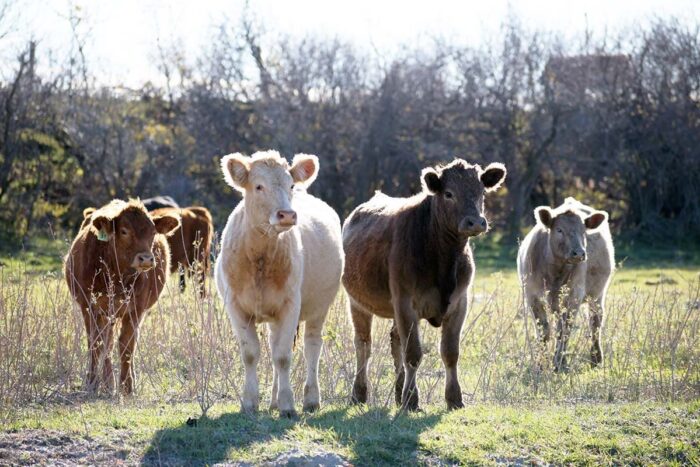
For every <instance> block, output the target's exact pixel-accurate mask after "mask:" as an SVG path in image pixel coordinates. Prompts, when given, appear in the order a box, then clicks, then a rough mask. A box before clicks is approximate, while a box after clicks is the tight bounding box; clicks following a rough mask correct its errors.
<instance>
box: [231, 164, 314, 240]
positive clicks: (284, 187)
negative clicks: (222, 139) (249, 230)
mask: <svg viewBox="0 0 700 467" xmlns="http://www.w3.org/2000/svg"><path fill="white" fill-rule="evenodd" d="M221 170H222V171H223V173H224V179H225V180H226V183H228V184H229V185H231V186H232V187H233V188H235V189H236V190H238V191H239V192H241V193H242V194H243V196H244V198H243V202H244V203H245V210H246V216H248V217H249V219H250V220H251V222H252V224H253V225H254V226H255V227H256V228H257V229H259V230H260V231H262V232H265V233H266V234H279V233H282V232H285V231H287V230H289V229H291V228H292V227H294V226H295V225H296V223H297V213H296V212H295V211H294V210H293V209H292V197H293V196H294V189H295V187H296V186H300V187H303V188H306V187H308V186H309V185H311V183H312V182H313V181H314V179H315V178H316V175H317V174H318V158H317V157H316V156H312V155H309V154H297V155H296V156H294V160H293V161H292V165H291V167H290V166H289V164H288V163H287V161H286V160H285V159H284V158H283V157H281V156H280V154H279V153H278V152H277V151H264V152H257V153H255V154H253V156H252V157H246V156H244V155H242V154H238V153H237V154H229V155H228V156H224V157H223V158H222V159H221Z"/></svg>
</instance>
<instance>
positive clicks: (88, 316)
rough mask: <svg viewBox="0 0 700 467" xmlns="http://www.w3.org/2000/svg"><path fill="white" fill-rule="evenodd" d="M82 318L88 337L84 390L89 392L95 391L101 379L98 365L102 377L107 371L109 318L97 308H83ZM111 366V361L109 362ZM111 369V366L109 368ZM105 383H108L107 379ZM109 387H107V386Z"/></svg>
mask: <svg viewBox="0 0 700 467" xmlns="http://www.w3.org/2000/svg"><path fill="white" fill-rule="evenodd" d="M83 320H84V321H85V330H86V333H87V338H88V354H89V356H88V359H89V360H88V374H87V382H86V390H87V392H89V393H96V392H97V390H98V389H99V387H100V383H101V381H102V380H103V379H102V378H100V376H99V374H98V372H99V369H100V366H102V368H103V372H102V377H103V378H104V376H105V374H106V373H107V371H106V370H107V368H106V365H105V364H106V360H105V357H108V356H106V355H105V350H106V338H107V337H108V333H109V330H108V329H107V328H108V327H109V325H110V324H109V320H108V319H107V318H106V317H105V316H104V315H103V314H102V313H101V311H100V310H99V309H96V310H94V311H93V310H90V309H89V308H88V309H84V310H83ZM110 367H111V362H110ZM110 370H111V368H110ZM105 383H107V384H108V382H107V381H105ZM108 389H109V387H108Z"/></svg>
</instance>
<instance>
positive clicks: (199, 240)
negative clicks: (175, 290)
mask: <svg viewBox="0 0 700 467" xmlns="http://www.w3.org/2000/svg"><path fill="white" fill-rule="evenodd" d="M151 214H153V215H155V216H162V215H167V214H173V215H177V214H179V215H180V228H179V229H177V230H175V232H174V233H173V234H172V235H170V236H169V237H168V244H169V245H170V260H171V262H170V271H171V272H175V271H178V270H179V272H180V290H185V272H187V274H188V275H189V276H191V275H192V274H194V275H195V276H196V277H197V281H198V283H199V294H200V295H201V296H202V297H204V296H205V295H206V288H205V278H206V277H207V276H208V275H209V270H210V257H209V255H210V252H211V240H212V237H213V236H214V224H213V222H212V219H211V214H210V213H209V210H207V208H204V207H198V206H190V207H187V208H160V209H154V210H153V211H151Z"/></svg>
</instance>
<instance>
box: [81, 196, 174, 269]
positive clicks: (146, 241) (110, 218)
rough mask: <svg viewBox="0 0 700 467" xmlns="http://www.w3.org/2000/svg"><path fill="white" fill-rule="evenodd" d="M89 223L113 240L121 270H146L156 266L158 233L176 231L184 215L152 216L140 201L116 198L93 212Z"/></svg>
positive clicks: (98, 233) (112, 252) (101, 235)
mask: <svg viewBox="0 0 700 467" xmlns="http://www.w3.org/2000/svg"><path fill="white" fill-rule="evenodd" d="M86 221H87V219H86ZM89 225H90V230H91V231H92V233H93V234H95V235H96V236H97V240H98V241H101V242H106V243H108V244H109V246H110V248H108V252H109V253H108V254H110V255H115V259H116V263H117V265H118V266H119V269H120V270H121V271H126V270H129V269H133V270H136V271H138V272H145V271H148V270H149V269H151V268H153V267H154V266H155V257H154V255H153V241H154V239H155V235H156V233H161V234H165V235H169V234H172V233H173V232H174V231H175V230H176V229H177V228H178V227H179V226H180V218H179V216H177V215H175V216H173V215H169V214H167V215H163V216H153V217H152V216H151V215H150V214H149V213H148V211H146V209H145V208H144V207H143V204H141V202H140V201H137V200H130V201H129V202H128V203H126V202H124V201H121V200H114V201H112V202H111V203H109V204H108V205H106V206H104V207H102V208H100V209H98V210H95V211H94V212H92V213H91V214H90V224H89Z"/></svg>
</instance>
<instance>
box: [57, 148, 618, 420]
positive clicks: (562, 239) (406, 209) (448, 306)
mask: <svg viewBox="0 0 700 467" xmlns="http://www.w3.org/2000/svg"><path fill="white" fill-rule="evenodd" d="M318 168H319V165H318V158H317V157H316V156H312V155H308V154H297V155H296V156H295V157H294V159H293V161H292V163H291V165H290V164H289V163H288V162H287V161H286V160H285V159H284V158H282V157H281V156H280V155H279V153H278V152H276V151H266V152H258V153H256V154H254V155H253V156H251V157H246V156H243V155H241V154H231V155H228V156H225V157H223V158H222V159H221V170H222V172H223V175H224V178H225V180H226V182H227V183H228V184H229V185H230V186H231V187H233V188H234V189H235V190H237V191H239V192H240V193H241V194H242V195H243V200H242V202H240V203H238V205H237V206H236V208H235V209H234V210H233V212H232V213H231V215H230V216H229V218H228V222H227V223H226V227H225V228H224V230H223V232H222V236H221V252H220V254H219V255H218V258H217V261H216V265H215V268H214V276H215V281H216V288H217V290H218V293H219V296H220V298H221V300H222V302H223V305H224V309H225V310H226V313H227V314H228V316H229V319H230V321H231V324H232V326H233V328H234V330H235V333H236V335H237V337H238V341H239V344H240V351H241V357H242V361H243V365H244V367H245V384H244V389H243V395H242V401H241V403H242V409H243V410H244V411H246V412H255V411H256V410H257V409H258V406H259V390H258V378H257V373H256V368H257V364H258V361H259V359H260V342H259V338H258V332H257V325H258V324H259V323H263V322H266V323H268V325H269V330H270V334H269V338H270V343H269V344H270V348H271V355H272V363H273V388H272V400H271V408H273V409H278V410H279V412H280V415H281V416H283V417H294V416H296V412H295V406H294V396H293V390H292V387H291V384H290V367H291V362H292V348H293V343H294V340H295V336H296V333H297V330H298V328H299V323H300V321H304V322H305V326H304V358H305V362H306V369H307V377H306V384H305V386H304V396H303V397H304V400H303V409H304V411H314V410H317V409H318V408H319V407H320V391H319V382H318V363H319V358H320V353H321V347H322V332H323V325H324V322H325V320H326V316H327V314H328V311H329V308H330V307H331V304H332V303H333V301H334V300H335V297H336V295H337V293H338V289H339V288H340V284H341V282H342V284H343V286H344V288H345V290H346V292H347V295H348V297H349V303H350V314H351V317H352V322H353V325H354V329H355V341H354V342H355V352H356V356H357V371H356V374H355V381H354V384H353V389H352V395H351V399H352V401H353V402H355V403H363V402H366V401H367V393H368V390H367V367H368V364H369V359H370V354H371V349H372V337H371V330H372V319H373V317H374V316H377V317H381V318H387V319H392V320H393V325H392V328H391V333H390V339H391V353H392V356H393V359H394V366H395V372H396V379H395V397H396V403H397V404H398V405H400V406H401V407H402V408H405V409H408V410H416V409H418V388H417V386H416V373H417V370H418V366H419V365H420V362H421V358H422V350H421V342H420V333H419V321H420V320H421V319H425V320H427V321H428V322H429V323H430V324H431V325H432V326H434V327H440V328H441V332H442V337H441V343H440V355H441V357H442V361H443V363H444V365H445V370H446V381H445V400H446V402H447V406H448V408H450V409H454V408H459V407H462V406H463V402H462V390H461V388H460V385H459V380H458V373H457V362H458V359H459V351H460V349H459V342H460V334H461V331H462V325H463V322H464V318H465V315H466V312H467V300H468V290H469V287H470V285H471V283H472V282H473V279H474V273H475V268H474V260H473V256H472V250H471V247H470V245H469V238H470V237H473V236H476V235H480V234H482V233H484V232H486V231H487V230H488V221H487V220H486V218H485V216H484V198H485V196H486V195H487V194H488V193H490V192H493V191H495V190H497V189H498V188H499V187H500V186H501V184H502V183H503V181H504V180H505V177H506V168H505V167H504V166H503V164H500V163H492V164H490V165H488V166H487V167H485V168H482V167H480V166H479V165H472V164H469V163H467V162H466V161H464V160H462V159H455V160H454V161H453V162H451V163H450V164H447V165H443V166H437V167H428V168H426V169H424V170H423V172H422V174H421V183H422V187H423V189H422V191H421V192H420V193H418V194H416V195H414V196H412V197H410V198H392V197H389V196H386V195H384V194H382V193H379V192H378V193H376V194H375V195H374V196H373V197H372V198H371V199H370V200H369V201H367V202H365V203H363V204H361V205H360V206H358V207H357V208H356V209H355V210H354V211H353V212H352V213H351V214H350V216H349V217H348V218H347V219H346V220H345V223H344V225H343V226H342V229H341V223H340V219H339V217H338V215H337V214H336V213H335V211H334V210H333V209H332V208H331V207H330V206H328V205H327V204H326V203H324V202H323V201H321V200H320V199H318V198H316V197H314V196H312V195H310V194H308V193H307V192H306V188H307V187H308V186H309V185H311V183H313V181H314V179H315V178H316V176H317V174H318ZM84 217H85V218H84V220H83V223H82V225H81V228H80V232H79V233H78V235H77V237H76V238H75V240H74V241H73V244H72V246H71V248H70V251H69V253H68V254H67V255H66V258H65V265H64V272H65V277H66V280H67V282H68V286H69V288H70V292H71V294H72V296H73V298H74V299H75V301H76V303H77V304H78V305H79V307H80V308H81V310H82V314H83V318H84V321H85V328H86V334H87V338H88V350H89V364H88V375H87V381H86V385H87V388H88V390H89V391H93V392H94V391H98V390H100V389H102V388H104V389H105V390H107V391H109V392H111V391H113V390H114V375H113V371H112V363H111V357H110V356H111V354H112V348H113V341H114V336H113V329H114V325H115V323H116V322H117V321H121V331H120V335H119V339H118V345H119V356H120V364H121V368H120V373H119V375H120V389H121V391H122V392H123V393H124V394H130V393H132V391H133V388H134V369H133V365H132V358H133V354H134V350H135V347H136V343H137V339H138V327H139V324H140V323H141V321H142V319H143V317H144V315H145V312H146V310H148V309H149V308H150V307H152V306H153V305H154V304H155V303H156V301H157V300H158V297H159V295H160V294H161V292H162V290H163V288H164V286H165V283H166V278H167V275H168V272H170V271H172V272H175V271H179V272H180V285H181V288H184V274H185V273H190V274H192V275H194V276H196V278H197V280H198V285H199V293H200V294H202V295H204V294H205V293H206V288H205V287H204V280H205V278H206V277H207V276H208V275H209V269H210V267H209V264H210V263H209V258H210V254H211V253H210V245H211V241H212V236H213V231H214V229H213V225H212V218H211V215H210V214H209V212H208V211H207V209H205V208H202V207H189V208H180V207H178V206H177V205H176V204H175V203H174V201H173V200H172V199H170V198H168V197H159V198H154V199H150V200H145V201H144V202H141V201H139V200H133V199H132V200H129V201H122V200H114V201H112V202H110V203H109V204H107V205H105V206H103V207H101V208H99V209H95V208H87V209H85V211H84ZM535 218H536V221H537V224H536V226H535V227H534V228H533V229H532V230H531V231H530V233H529V234H528V235H527V236H526V237H525V239H524V240H523V242H522V244H521V247H520V251H519V254H518V261H517V267H518V274H519V277H520V280H521V284H522V286H523V293H524V298H525V304H526V306H527V308H528V309H529V310H531V312H532V313H533V315H534V318H535V322H536V323H537V328H538V333H539V336H540V339H541V340H542V341H543V342H547V341H548V339H549V338H550V335H551V330H550V324H549V319H550V318H549V317H548V315H553V317H554V319H555V320H556V351H555V355H554V369H555V370H556V371H564V370H566V369H567V362H566V355H567V351H566V346H567V340H568V338H569V333H570V326H571V322H572V320H573V319H574V317H575V316H576V312H577V310H578V308H579V306H580V305H581V304H582V303H584V302H588V304H589V309H590V313H589V315H590V326H591V336H592V346H591V355H590V361H591V364H592V365H594V366H595V365H598V364H600V363H601V361H602V351H601V347H600V327H601V322H602V317H603V312H604V307H605V295H606V291H607V288H608V285H609V283H610V278H611V275H612V272H613V269H614V252H613V246H612V239H611V236H610V230H609V227H608V215H607V214H606V213H605V212H603V211H598V210H595V209H593V208H591V207H588V206H586V205H584V204H582V203H580V202H578V201H576V200H575V199H573V198H567V199H566V200H565V202H564V204H562V205H561V206H559V207H557V208H555V209H552V208H549V207H544V206H543V207H539V208H537V209H536V210H535ZM550 312H551V313H550Z"/></svg>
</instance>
